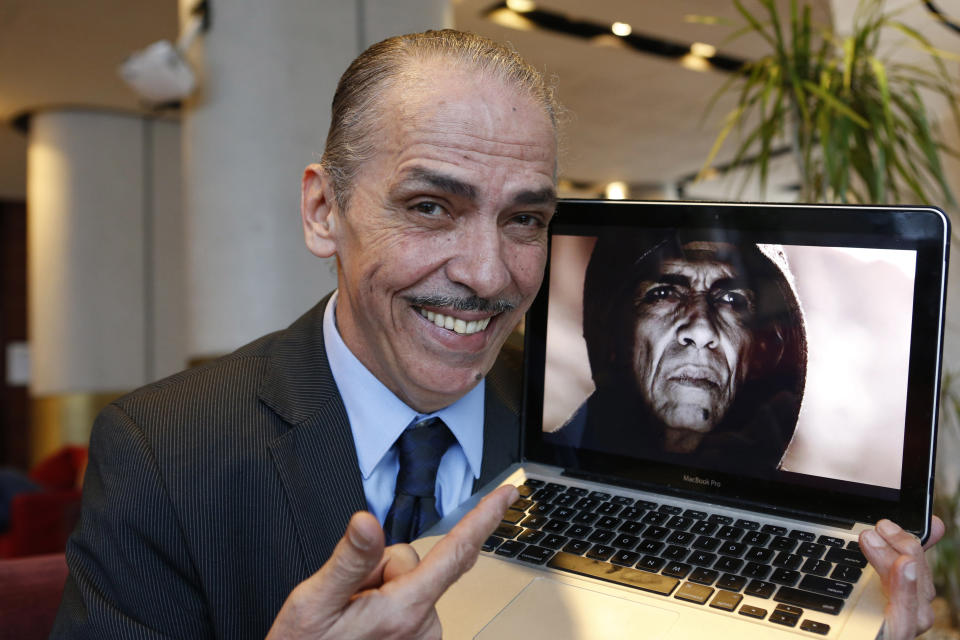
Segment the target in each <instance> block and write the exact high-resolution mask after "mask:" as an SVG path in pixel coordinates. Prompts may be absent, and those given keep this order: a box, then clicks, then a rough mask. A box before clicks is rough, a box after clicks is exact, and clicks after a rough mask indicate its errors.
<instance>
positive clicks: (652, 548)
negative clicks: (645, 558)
mask: <svg viewBox="0 0 960 640" xmlns="http://www.w3.org/2000/svg"><path fill="white" fill-rule="evenodd" d="M660 549H663V543H662V542H660V541H659V540H641V541H640V544H639V545H637V548H636V550H637V551H639V552H640V553H659V552H660Z"/></svg>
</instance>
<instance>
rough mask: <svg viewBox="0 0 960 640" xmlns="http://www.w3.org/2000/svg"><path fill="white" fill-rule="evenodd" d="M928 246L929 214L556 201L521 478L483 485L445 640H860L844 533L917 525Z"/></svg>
mask: <svg viewBox="0 0 960 640" xmlns="http://www.w3.org/2000/svg"><path fill="white" fill-rule="evenodd" d="M949 235H950V232H949V222H948V220H947V218H946V216H945V215H944V214H943V213H942V212H941V211H939V210H937V209H935V208H929V207H896V206H894V207H879V206H820V205H786V204H762V205H757V204H734V203H684V202H622V201H621V202H615V201H586V200H568V201H562V202H560V204H559V206H558V210H557V214H556V216H555V218H554V220H553V222H552V223H551V228H550V245H549V261H548V266H547V272H546V275H545V278H544V283H543V286H542V288H541V291H540V293H539V295H538V297H537V300H536V301H535V303H534V305H533V307H532V308H531V310H530V312H529V313H528V315H527V320H526V324H525V343H524V344H525V346H524V362H525V365H524V366H525V370H524V399H523V414H522V423H523V433H522V434H521V436H520V437H521V438H522V442H521V446H520V449H521V451H522V461H521V462H519V463H518V464H516V465H514V466H512V467H511V468H509V469H507V470H505V471H504V473H503V474H502V475H501V476H500V477H499V478H498V479H497V480H495V481H494V482H493V483H491V485H490V486H489V487H488V490H489V489H492V488H494V487H496V486H498V485H499V484H501V483H504V482H510V483H513V484H516V485H520V486H521V494H522V495H521V499H520V500H518V502H517V503H516V504H515V505H514V507H513V508H511V509H510V510H509V511H508V514H507V516H506V518H505V520H504V522H503V523H502V525H501V527H500V528H498V530H497V531H496V532H495V534H494V535H493V536H492V537H491V538H490V540H488V541H487V544H486V545H485V547H484V551H483V552H482V553H481V557H480V558H479V560H478V562H477V564H476V566H475V567H474V568H473V569H471V570H470V571H469V572H468V573H467V574H466V575H465V576H464V577H463V578H461V580H460V581H459V582H457V583H456V584H455V585H454V586H453V587H452V588H451V589H450V590H449V591H448V592H447V593H446V594H445V595H444V596H443V597H442V598H441V599H440V601H439V602H438V604H437V608H438V612H439V614H440V618H441V621H442V623H443V628H444V634H445V636H446V637H449V638H481V639H488V638H524V639H527V640H534V639H538V638H551V639H567V638H569V639H575V638H576V639H594V638H604V639H615V638H651V639H652V638H738V639H749V638H788V637H789V638H797V637H800V638H804V637H805V638H816V637H826V638H869V639H871V640H872V639H873V638H874V637H875V636H876V635H877V632H878V631H879V629H880V626H881V624H882V617H883V607H884V604H885V600H884V597H883V595H882V592H881V590H880V584H879V580H878V578H877V576H876V575H875V573H874V572H873V570H872V568H870V567H869V566H867V565H866V564H865V562H864V560H863V556H862V555H861V554H860V553H859V548H858V546H857V537H858V534H859V533H860V532H861V531H862V530H863V529H865V528H867V527H869V526H872V524H873V523H875V522H876V521H877V520H878V519H880V518H884V517H886V518H890V519H892V520H894V521H896V522H898V523H899V524H901V526H903V527H904V528H906V529H908V530H910V531H912V532H913V533H914V534H916V535H917V536H918V537H920V538H921V539H923V540H925V539H926V538H927V536H928V534H929V531H928V527H929V520H930V515H931V504H932V486H933V471H934V469H933V465H934V457H935V449H934V446H935V441H936V422H937V420H936V417H937V401H938V389H939V382H940V358H941V346H942V331H943V314H944V304H945V284H946V283H945V278H946V272H947V255H948V239H949ZM696 349H699V351H697V350H696ZM697 354H699V355H697ZM484 446H496V443H490V442H485V443H484ZM482 493H483V492H481V494H478V495H477V496H475V497H474V498H473V499H472V500H471V501H470V502H468V503H467V504H465V505H463V506H461V508H460V509H458V510H457V511H456V512H454V513H452V514H450V515H449V516H448V517H446V518H445V519H444V520H443V521H441V522H440V523H439V524H438V526H437V528H436V529H434V530H433V531H432V532H431V534H433V533H437V534H439V533H442V532H444V531H446V530H449V528H450V527H451V526H452V525H453V524H454V523H455V522H456V521H457V520H458V519H459V517H460V516H461V515H462V514H463V513H465V512H466V510H467V509H469V508H470V507H471V506H472V505H473V504H475V503H476V502H477V501H478V500H479V497H480V495H482ZM436 540H437V538H436V536H435V535H430V536H427V537H425V538H422V539H421V540H418V541H417V542H415V547H416V548H417V549H418V551H420V552H421V554H423V553H425V552H426V551H427V550H428V549H429V548H430V547H431V546H432V544H433V543H434V542H435V541H436Z"/></svg>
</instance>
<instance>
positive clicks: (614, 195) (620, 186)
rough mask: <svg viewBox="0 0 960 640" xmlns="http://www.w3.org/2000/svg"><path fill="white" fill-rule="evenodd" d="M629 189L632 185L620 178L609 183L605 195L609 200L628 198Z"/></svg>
mask: <svg viewBox="0 0 960 640" xmlns="http://www.w3.org/2000/svg"><path fill="white" fill-rule="evenodd" d="M629 191H630V187H629V186H627V183H626V182H621V181H620V180H616V181H614V182H611V183H609V184H607V188H606V190H605V195H606V197H607V200H626V199H627V193H628V192H629Z"/></svg>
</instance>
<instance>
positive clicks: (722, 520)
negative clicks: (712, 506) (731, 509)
mask: <svg viewBox="0 0 960 640" xmlns="http://www.w3.org/2000/svg"><path fill="white" fill-rule="evenodd" d="M707 521H708V522H716V523H717V524H733V518H731V517H730V516H721V515H719V514H716V513H714V514H712V515H711V516H710V517H708V518H707Z"/></svg>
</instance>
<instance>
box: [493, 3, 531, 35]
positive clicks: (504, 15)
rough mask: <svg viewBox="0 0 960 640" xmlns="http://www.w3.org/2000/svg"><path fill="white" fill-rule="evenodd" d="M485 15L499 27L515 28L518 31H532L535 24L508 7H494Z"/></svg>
mask: <svg viewBox="0 0 960 640" xmlns="http://www.w3.org/2000/svg"><path fill="white" fill-rule="evenodd" d="M487 17H488V18H489V19H490V20H491V21H492V22H495V23H497V24H498V25H500V26H501V27H506V28H508V29H516V30H518V31H533V29H534V27H536V25H535V24H533V23H532V22H530V20H528V19H527V18H524V17H523V16H522V15H521V14H519V13H517V12H516V11H511V10H510V9H503V8H500V9H495V10H494V11H492V12H490V13H489V14H487Z"/></svg>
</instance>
